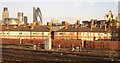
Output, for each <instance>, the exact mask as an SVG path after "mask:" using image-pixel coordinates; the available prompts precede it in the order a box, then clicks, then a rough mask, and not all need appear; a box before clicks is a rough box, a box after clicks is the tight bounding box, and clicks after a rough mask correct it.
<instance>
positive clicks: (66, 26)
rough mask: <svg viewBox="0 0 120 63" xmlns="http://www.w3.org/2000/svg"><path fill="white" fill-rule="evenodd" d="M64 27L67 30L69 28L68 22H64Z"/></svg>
mask: <svg viewBox="0 0 120 63" xmlns="http://www.w3.org/2000/svg"><path fill="white" fill-rule="evenodd" d="M62 25H63V26H65V27H64V28H65V29H67V28H68V23H67V21H63V22H62Z"/></svg>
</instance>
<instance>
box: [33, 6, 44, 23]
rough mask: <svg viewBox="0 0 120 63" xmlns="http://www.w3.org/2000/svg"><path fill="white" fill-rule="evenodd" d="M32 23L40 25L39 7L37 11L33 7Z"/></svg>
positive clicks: (40, 14)
mask: <svg viewBox="0 0 120 63" xmlns="http://www.w3.org/2000/svg"><path fill="white" fill-rule="evenodd" d="M33 22H36V23H37V24H41V23H42V13H41V10H40V8H39V7H37V9H36V8H35V7H33Z"/></svg>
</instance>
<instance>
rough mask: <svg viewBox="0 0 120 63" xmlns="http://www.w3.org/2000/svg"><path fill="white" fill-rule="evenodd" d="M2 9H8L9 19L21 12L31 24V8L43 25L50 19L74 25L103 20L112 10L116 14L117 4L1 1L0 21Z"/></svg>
mask: <svg viewBox="0 0 120 63" xmlns="http://www.w3.org/2000/svg"><path fill="white" fill-rule="evenodd" d="M3 7H8V9H9V13H10V17H11V18H12V17H16V15H17V12H23V13H24V15H25V16H28V20H29V21H28V22H32V21H33V18H32V14H33V13H32V10H33V7H39V8H40V9H41V12H42V15H43V21H44V23H46V22H48V21H50V20H51V19H52V18H58V19H59V20H60V21H61V20H67V21H68V22H70V23H75V22H76V21H77V20H90V19H104V16H105V14H106V13H108V11H109V10H112V12H113V14H115V15H117V13H118V2H117V1H116V0H106V1H103V0H101V1H98V0H92V1H87V0H79V1H78V0H69V1H68V0H66V1H63V0H61V1H58V0H51V1H50V0H35V1H33V0H25V1H24V0H20V1H16V0H12V1H11V0H2V1H1V3H0V20H1V19H2V17H1V16H2V15H1V13H2V11H3Z"/></svg>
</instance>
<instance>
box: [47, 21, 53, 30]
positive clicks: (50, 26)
mask: <svg viewBox="0 0 120 63" xmlns="http://www.w3.org/2000/svg"><path fill="white" fill-rule="evenodd" d="M47 26H48V27H49V28H50V30H52V23H51V22H47Z"/></svg>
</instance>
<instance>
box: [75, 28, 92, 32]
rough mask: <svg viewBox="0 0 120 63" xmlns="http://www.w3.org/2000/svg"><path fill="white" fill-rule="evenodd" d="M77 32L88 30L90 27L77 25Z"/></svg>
mask: <svg viewBox="0 0 120 63" xmlns="http://www.w3.org/2000/svg"><path fill="white" fill-rule="evenodd" d="M77 29H78V31H79V32H90V31H91V30H90V28H88V27H78V28H77Z"/></svg>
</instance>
